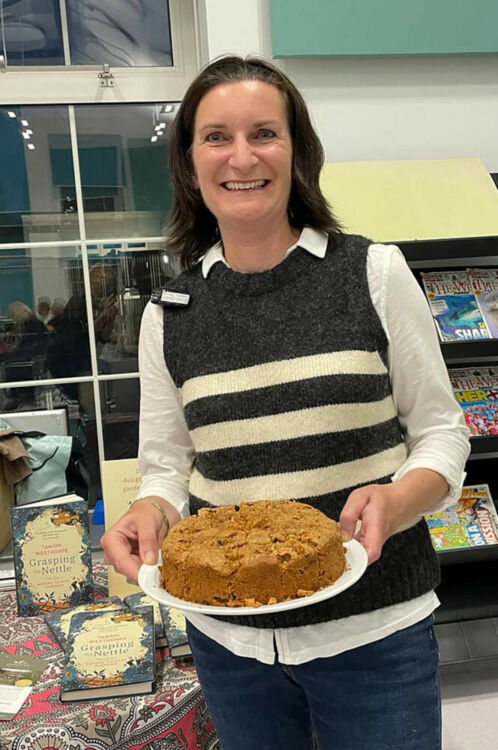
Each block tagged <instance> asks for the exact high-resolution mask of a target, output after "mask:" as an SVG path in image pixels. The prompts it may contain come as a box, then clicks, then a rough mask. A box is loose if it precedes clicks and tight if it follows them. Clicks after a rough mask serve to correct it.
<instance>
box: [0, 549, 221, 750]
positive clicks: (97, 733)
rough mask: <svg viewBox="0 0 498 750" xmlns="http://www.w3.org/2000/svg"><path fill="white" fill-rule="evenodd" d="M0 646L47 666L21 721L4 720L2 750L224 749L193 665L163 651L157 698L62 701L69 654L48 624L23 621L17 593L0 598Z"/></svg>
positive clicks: (102, 572)
mask: <svg viewBox="0 0 498 750" xmlns="http://www.w3.org/2000/svg"><path fill="white" fill-rule="evenodd" d="M94 575H95V584H96V592H97V593H96V595H97V596H98V597H100V596H104V595H105V594H106V568H105V566H104V565H103V564H102V563H98V564H97V565H94ZM0 648H2V649H3V650H6V651H8V652H10V653H12V654H31V655H33V656H37V657H41V658H43V659H46V661H47V665H48V666H47V669H46V670H45V672H44V673H43V675H42V677H41V678H40V680H39V682H38V683H37V684H36V686H35V688H34V690H33V692H32V693H31V695H30V696H29V698H28V700H27V701H26V702H25V703H24V706H23V707H22V709H21V711H20V712H19V714H18V715H17V716H16V718H15V719H12V720H11V721H8V722H5V721H3V722H0V748H1V750H109V749H110V748H112V749H113V750H141V748H147V750H221V747H220V744H219V741H218V740H217V738H216V735H215V732H214V727H213V723H212V721H211V719H210V718H209V716H208V714H207V711H206V705H205V703H204V699H203V697H202V693H201V689H200V686H199V682H198V680H197V675H196V672H195V669H194V667H193V666H192V664H191V663H188V662H183V663H182V662H175V661H173V660H172V659H171V658H170V656H169V652H168V650H167V649H158V650H157V651H156V658H157V684H156V692H155V693H152V694H151V695H139V696H132V697H126V698H110V699H105V700H104V699H101V700H99V701H96V702H90V701H82V702H77V703H61V702H60V700H59V681H60V675H61V670H62V666H63V651H62V650H61V648H60V647H59V646H58V644H57V642H56V641H55V639H54V637H53V636H52V635H51V633H50V631H49V629H48V628H47V626H46V624H45V622H44V620H43V618H41V617H22V618H19V617H17V616H16V601H15V593H14V592H13V591H6V592H2V593H0Z"/></svg>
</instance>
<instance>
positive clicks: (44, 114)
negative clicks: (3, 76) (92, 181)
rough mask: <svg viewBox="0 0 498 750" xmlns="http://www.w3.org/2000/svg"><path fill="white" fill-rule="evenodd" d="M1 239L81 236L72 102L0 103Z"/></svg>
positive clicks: (62, 238)
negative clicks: (65, 104)
mask: <svg viewBox="0 0 498 750" xmlns="http://www.w3.org/2000/svg"><path fill="white" fill-rule="evenodd" d="M0 165H1V168H0V243H1V242H44V241H48V242H50V241H52V240H53V241H54V242H57V241H60V240H72V239H79V228H78V217H77V206H76V197H75V190H74V172H73V160H72V155H71V140H70V136H69V118H68V112H67V107H62V106H54V105H53V106H48V107H42V106H38V107H0Z"/></svg>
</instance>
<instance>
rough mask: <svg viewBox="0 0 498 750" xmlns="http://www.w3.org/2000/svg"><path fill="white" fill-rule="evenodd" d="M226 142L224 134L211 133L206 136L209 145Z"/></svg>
mask: <svg viewBox="0 0 498 750" xmlns="http://www.w3.org/2000/svg"><path fill="white" fill-rule="evenodd" d="M223 140H224V137H223V134H222V133H209V135H208V136H206V141H208V143H221V141H223Z"/></svg>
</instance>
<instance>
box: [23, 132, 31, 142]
mask: <svg viewBox="0 0 498 750" xmlns="http://www.w3.org/2000/svg"><path fill="white" fill-rule="evenodd" d="M22 137H23V138H25V139H26V140H27V141H29V139H30V138H31V136H30V134H29V133H26V131H25V130H23V131H22Z"/></svg>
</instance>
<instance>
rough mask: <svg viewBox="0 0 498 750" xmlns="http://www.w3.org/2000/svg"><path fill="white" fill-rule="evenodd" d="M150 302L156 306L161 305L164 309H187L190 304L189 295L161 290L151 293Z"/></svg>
mask: <svg viewBox="0 0 498 750" xmlns="http://www.w3.org/2000/svg"><path fill="white" fill-rule="evenodd" d="M151 301H152V302H155V303H156V305H163V306H164V307H188V305H189V304H190V294H186V293H184V292H170V291H168V290H167V289H161V290H160V291H158V292H153V293H152V295H151Z"/></svg>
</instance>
